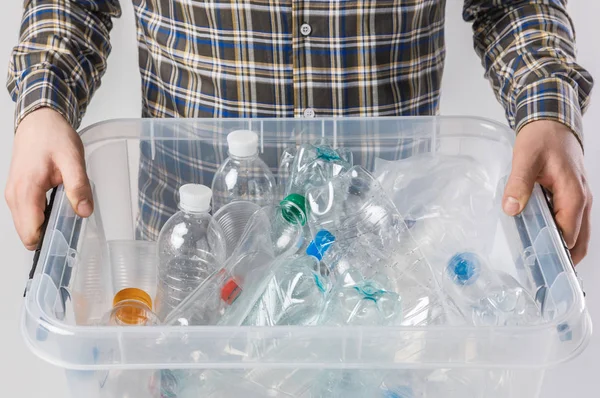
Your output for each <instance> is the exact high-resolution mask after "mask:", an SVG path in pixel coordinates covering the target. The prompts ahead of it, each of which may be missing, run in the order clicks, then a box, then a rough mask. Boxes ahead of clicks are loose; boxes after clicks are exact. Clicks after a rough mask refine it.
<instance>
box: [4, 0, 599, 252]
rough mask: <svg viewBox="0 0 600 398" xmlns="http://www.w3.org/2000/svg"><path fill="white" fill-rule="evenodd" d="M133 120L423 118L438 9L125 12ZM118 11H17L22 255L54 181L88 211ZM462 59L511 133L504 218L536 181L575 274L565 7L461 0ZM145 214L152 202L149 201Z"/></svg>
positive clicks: (147, 0) (586, 222)
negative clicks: (478, 63)
mask: <svg viewBox="0 0 600 398" xmlns="http://www.w3.org/2000/svg"><path fill="white" fill-rule="evenodd" d="M133 2H134V7H135V11H136V17H137V34H138V42H139V61H140V71H141V75H142V90H143V116H145V117H293V116H296V117H312V116H315V115H316V116H319V117H321V116H332V115H333V116H350V115H353V116H390V115H398V116H403V115H434V114H436V113H437V111H438V106H439V89H440V82H441V78H442V68H443V63H444V35H443V27H444V8H445V1H443V0H373V1H371V0H359V1H340V0H307V1H296V0H240V1H231V0H206V1H200V0H134V1H133ZM119 14H120V9H119V4H118V1H117V0H29V1H26V2H25V12H24V17H23V24H22V28H21V37H20V43H19V45H18V46H17V47H16V48H15V50H14V51H13V53H12V58H11V64H10V70H9V79H8V88H9V90H10V92H11V95H12V96H13V98H14V100H15V101H16V102H17V110H16V125H17V129H16V136H15V144H14V151H13V160H12V165H11V171H10V176H9V181H8V185H7V189H6V199H7V201H8V204H9V207H10V209H11V211H12V214H13V218H14V221H15V225H16V228H17V231H18V232H19V235H20V236H21V239H22V240H23V242H24V244H25V246H26V247H28V248H30V249H32V248H33V247H34V246H35V244H36V242H37V241H38V239H39V235H40V225H41V224H42V221H43V210H44V201H45V192H46V191H47V190H48V189H49V188H51V187H52V186H55V185H57V184H60V183H63V184H64V186H65V189H66V192H67V196H68V198H69V200H70V201H71V203H72V205H73V207H74V209H75V210H76V212H77V213H78V214H79V215H81V216H83V217H86V216H89V215H90V214H91V212H92V210H93V203H92V196H91V190H90V186H89V182H88V179H87V176H86V174H85V165H84V157H83V149H82V145H81V141H80V139H79V136H78V135H77V133H76V132H75V130H74V129H75V128H77V127H78V125H79V123H80V121H81V118H82V116H83V114H84V112H85V109H86V107H87V104H88V103H89V101H90V99H91V97H92V95H93V93H94V92H95V90H96V89H97V88H98V86H99V85H100V78H101V76H102V74H103V73H104V71H105V69H106V58H107V56H108V53H109V52H110V44H109V31H110V29H111V27H112V22H111V18H114V17H118V16H119ZM464 18H465V20H467V21H470V22H473V32H474V42H475V49H476V51H477V53H478V54H479V55H480V57H481V59H482V62H483V65H484V67H485V70H486V76H487V78H488V79H489V80H490V82H491V83H492V86H493V88H494V90H495V92H496V95H497V97H498V100H499V101H500V102H501V103H502V105H503V106H504V107H505V109H506V116H507V119H508V121H509V123H510V125H511V127H513V128H514V129H515V131H516V132H517V134H518V135H517V140H516V144H515V149H514V160H513V170H512V174H511V176H510V178H509V181H508V184H507V186H506V190H505V194H504V198H503V207H504V210H505V211H506V212H507V213H508V214H510V215H515V214H518V213H519V212H520V211H521V210H522V209H523V207H524V206H525V204H526V202H527V200H528V199H529V196H530V194H531V192H532V188H533V184H534V183H535V182H536V181H538V182H539V183H541V184H542V185H543V186H545V187H547V188H548V189H549V190H550V191H552V192H553V196H554V206H555V211H556V220H557V222H558V224H559V226H560V228H561V230H562V232H563V234H564V237H565V240H566V243H567V245H568V246H569V248H570V249H571V254H572V257H573V260H574V262H575V263H577V262H579V261H580V260H581V259H582V258H583V257H584V256H585V253H586V250H587V246H588V242H589V236H590V208H591V205H592V198H591V194H590V191H589V189H588V186H587V182H586V177H585V171H584V167H583V152H582V142H583V135H582V131H581V130H582V122H581V115H582V113H583V111H584V110H585V108H586V106H587V105H588V101H589V95H590V92H591V89H592V85H593V82H592V78H591V76H590V75H589V74H588V73H587V72H586V71H585V70H584V69H582V68H581V67H580V66H579V65H577V63H576V61H575V34H574V31H573V27H572V24H571V21H570V19H569V17H568V15H567V11H566V0H504V1H501V0H466V1H465V5H464ZM147 199H148V201H152V200H155V201H157V202H158V201H159V200H162V198H160V197H158V196H157V197H148V198H147Z"/></svg>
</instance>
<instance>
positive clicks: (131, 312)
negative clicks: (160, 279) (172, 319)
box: [98, 288, 160, 398]
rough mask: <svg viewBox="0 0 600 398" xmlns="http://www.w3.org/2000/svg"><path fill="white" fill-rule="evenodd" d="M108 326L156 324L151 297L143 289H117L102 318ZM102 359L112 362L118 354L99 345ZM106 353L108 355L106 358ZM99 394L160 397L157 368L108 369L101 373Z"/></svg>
mask: <svg viewBox="0 0 600 398" xmlns="http://www.w3.org/2000/svg"><path fill="white" fill-rule="evenodd" d="M103 323H104V325H107V326H151V325H158V324H159V321H158V317H157V316H156V314H154V313H153V312H152V299H151V298H150V295H149V294H148V293H146V292H145V291H143V290H141V289H137V288H127V289H123V290H121V291H119V292H118V293H117V294H116V295H115V297H114V300H113V308H112V309H111V311H110V312H108V313H107V314H106V315H105V316H104V319H103ZM98 355H99V356H100V357H103V358H102V361H103V362H104V361H106V362H114V361H118V360H119V358H118V357H115V355H118V354H116V353H115V351H114V350H113V349H112V348H111V349H107V350H102V345H99V346H98ZM107 356H109V357H110V358H106V357H107ZM99 381H100V384H99V386H100V396H102V397H127V398H129V397H131V398H133V397H140V396H143V397H149V398H160V372H158V371H156V370H110V371H106V372H104V373H103V374H101V375H100V378H99Z"/></svg>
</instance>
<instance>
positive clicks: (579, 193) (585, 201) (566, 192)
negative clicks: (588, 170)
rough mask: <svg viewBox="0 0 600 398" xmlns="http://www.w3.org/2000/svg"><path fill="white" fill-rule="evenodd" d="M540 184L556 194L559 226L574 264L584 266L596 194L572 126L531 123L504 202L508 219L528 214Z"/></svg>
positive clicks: (521, 137) (518, 145)
mask: <svg viewBox="0 0 600 398" xmlns="http://www.w3.org/2000/svg"><path fill="white" fill-rule="evenodd" d="M535 182H538V183H539V184H540V185H542V186H543V187H544V188H546V189H548V190H549V191H550V192H552V197H553V205H554V211H555V214H554V216H555V218H556V222H557V224H558V227H559V228H560V230H561V231H562V233H563V237H564V239H565V242H566V243H567V246H568V247H569V249H570V251H571V257H572V259H573V263H574V264H577V263H579V262H580V261H581V260H582V259H583V258H584V257H585V255H586V253H587V250H588V245H589V242H590V232H591V225H590V216H591V208H592V193H591V191H590V188H589V186H588V184H587V179H586V175H585V168H584V165H583V150H582V149H581V145H580V144H579V141H578V140H577V138H576V137H575V135H574V134H573V132H572V131H571V130H570V129H569V128H568V127H567V126H565V125H563V124H561V123H558V122H554V121H549V120H541V121H535V122H531V123H528V124H527V125H525V126H524V127H523V128H522V129H521V131H520V132H519V133H518V135H517V139H516V142H515V147H514V150H513V162H512V172H511V175H510V177H509V179H508V183H507V184H506V188H505V190H504V198H503V199H502V206H503V208H504V212H505V213H506V214H508V215H511V216H514V215H517V214H519V213H520V212H521V211H522V210H523V209H524V207H525V205H526V204H527V201H528V200H529V197H530V196H531V193H532V190H533V186H534V183H535Z"/></svg>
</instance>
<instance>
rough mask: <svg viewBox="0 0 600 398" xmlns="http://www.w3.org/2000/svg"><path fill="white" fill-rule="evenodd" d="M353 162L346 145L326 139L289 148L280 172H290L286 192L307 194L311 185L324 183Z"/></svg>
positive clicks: (287, 193) (282, 159) (282, 161)
mask: <svg viewBox="0 0 600 398" xmlns="http://www.w3.org/2000/svg"><path fill="white" fill-rule="evenodd" d="M291 159H293V162H292V161H291ZM352 163H353V157H352V152H351V151H349V150H347V149H345V148H337V149H333V148H332V147H331V145H330V144H329V142H328V141H327V140H325V139H321V140H319V141H317V142H315V143H313V144H302V145H300V147H299V148H298V149H297V150H296V149H295V148H292V149H291V150H286V151H285V152H284V153H283V155H282V157H281V163H280V164H281V165H282V168H283V170H282V173H281V174H282V175H285V174H289V177H288V178H289V180H288V181H287V184H286V189H285V195H289V194H292V193H297V194H300V195H304V194H305V193H306V191H307V190H308V189H309V188H311V187H319V186H322V185H324V184H325V183H327V181H329V180H330V179H331V178H333V177H335V176H337V175H339V174H340V173H342V172H344V171H346V170H348V169H349V168H350V167H352ZM290 164H291V166H290Z"/></svg>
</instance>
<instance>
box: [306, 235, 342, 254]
mask: <svg viewBox="0 0 600 398" xmlns="http://www.w3.org/2000/svg"><path fill="white" fill-rule="evenodd" d="M333 242H335V236H333V234H332V233H331V232H329V231H327V230H326V229H322V230H320V231H319V232H317V234H316V235H315V238H314V239H313V240H312V242H310V244H309V245H308V247H307V248H306V254H308V255H309V256H313V257H315V258H316V259H317V260H319V261H321V260H322V259H323V256H324V255H325V253H326V252H327V249H329V246H331V244H332V243H333Z"/></svg>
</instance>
